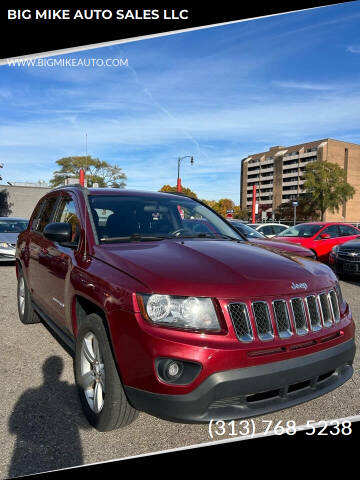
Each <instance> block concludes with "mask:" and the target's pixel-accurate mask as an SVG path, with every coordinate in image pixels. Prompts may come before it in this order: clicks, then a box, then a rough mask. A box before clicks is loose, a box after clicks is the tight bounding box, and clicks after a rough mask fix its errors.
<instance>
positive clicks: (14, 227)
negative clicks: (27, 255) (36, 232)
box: [0, 217, 29, 262]
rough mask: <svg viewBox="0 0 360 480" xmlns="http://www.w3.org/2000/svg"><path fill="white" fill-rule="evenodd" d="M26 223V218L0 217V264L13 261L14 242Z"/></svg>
mask: <svg viewBox="0 0 360 480" xmlns="http://www.w3.org/2000/svg"><path fill="white" fill-rule="evenodd" d="M28 222H29V220H27V219H26V218H15V217H0V262H13V261H15V247H16V241H17V238H18V235H19V233H21V232H22V231H23V230H25V229H26V227H27V224H28Z"/></svg>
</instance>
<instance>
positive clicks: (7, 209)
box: [0, 188, 14, 217]
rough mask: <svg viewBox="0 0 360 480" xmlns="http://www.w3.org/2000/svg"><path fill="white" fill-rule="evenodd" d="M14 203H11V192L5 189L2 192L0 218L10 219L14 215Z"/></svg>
mask: <svg viewBox="0 0 360 480" xmlns="http://www.w3.org/2000/svg"><path fill="white" fill-rule="evenodd" d="M13 205H14V204H13V203H9V192H8V191H7V190H6V188H4V189H3V190H1V191H0V217H8V216H10V215H11V214H12V210H11V207H12V206H13Z"/></svg>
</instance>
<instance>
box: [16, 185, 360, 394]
mask: <svg viewBox="0 0 360 480" xmlns="http://www.w3.org/2000/svg"><path fill="white" fill-rule="evenodd" d="M89 192H90V194H91V195H122V194H126V195H138V194H139V193H138V192H129V191H124V192H122V191H121V190H119V189H89ZM49 195H67V196H69V195H70V196H71V197H72V198H73V199H74V201H75V204H76V209H77V215H78V217H79V219H80V223H81V236H82V237H83V239H84V235H85V228H84V220H85V218H86V222H87V225H86V237H87V252H86V256H84V241H81V242H80V247H79V249H78V250H77V251H74V250H72V249H69V248H67V247H62V246H60V245H59V244H55V243H53V242H50V241H49V240H46V239H45V238H44V237H43V236H42V235H40V234H37V233H34V232H31V231H30V226H31V224H32V219H31V220H30V222H29V227H28V229H27V230H25V231H24V232H23V233H21V234H20V235H19V240H18V244H17V250H16V256H17V261H18V262H19V264H21V267H22V269H23V271H24V274H25V278H26V281H27V284H28V285H29V287H30V289H31V291H32V295H33V298H34V300H36V301H37V302H38V304H39V305H40V306H41V307H42V308H43V309H44V310H45V311H46V312H48V313H49V314H50V315H51V316H52V318H53V320H54V321H55V322H56V323H57V324H58V326H59V327H60V328H62V329H63V330H64V331H66V332H67V333H68V334H69V335H70V336H73V337H76V334H77V318H76V315H77V311H76V308H75V303H76V298H77V297H82V298H83V299H86V300H88V301H90V302H92V303H93V304H94V305H95V306H96V307H98V308H100V309H101V310H102V311H103V312H104V315H105V317H106V321H107V324H108V331H109V335H110V338H111V342H112V346H113V351H114V355H115V359H116V362H117V364H118V367H119V371H120V372H121V376H122V379H123V381H124V384H125V385H127V386H132V387H136V388H139V389H142V390H146V391H150V392H156V393H166V394H179V393H188V392H191V391H192V390H194V388H196V386H198V385H199V384H200V383H201V382H202V381H204V380H205V379H206V378H207V377H208V376H209V375H210V374H212V373H214V372H220V371H224V370H228V369H236V368H241V367H248V366H255V365H260V364H265V363H271V362H277V361H281V360H286V359H291V358H295V357H299V356H303V355H307V354H309V353H315V352H318V351H321V350H324V349H327V348H329V347H331V346H334V345H337V344H340V343H342V342H344V341H346V340H348V339H350V338H353V337H354V322H353V320H352V316H351V311H350V309H349V308H348V306H347V304H346V303H344V304H343V306H342V311H341V319H340V322H339V323H337V324H333V325H332V326H331V327H330V328H326V329H321V330H320V331H318V332H311V331H310V332H309V333H307V334H306V335H305V336H299V335H296V334H294V335H293V336H292V337H291V338H288V339H280V338H279V337H278V336H277V335H275V337H274V339H273V340H271V341H269V342H263V341H260V340H259V339H258V338H257V336H256V335H255V339H254V341H253V342H251V343H249V344H246V343H241V342H240V341H239V340H238V339H237V337H236V334H235V331H234V328H233V324H232V321H231V319H230V316H229V313H228V305H229V303H232V302H239V301H241V302H245V303H246V304H247V305H248V306H249V307H250V302H251V301H254V300H258V299H261V300H265V301H269V302H270V303H269V304H271V301H272V300H274V299H279V298H282V299H290V298H292V297H294V296H295V295H299V294H300V293H301V295H302V296H303V295H305V294H304V292H298V291H296V292H294V291H293V290H292V289H291V283H292V282H296V283H302V282H306V284H307V290H306V295H310V294H312V293H319V292H321V291H324V290H329V289H330V288H333V286H334V284H335V282H336V276H335V274H334V273H333V272H332V271H331V270H330V269H329V268H328V267H327V266H325V265H322V264H320V263H318V262H313V261H311V260H307V259H305V258H300V257H295V256H290V255H279V254H275V253H273V252H272V251H271V249H269V248H264V247H260V246H257V245H254V244H251V243H249V242H239V243H238V242H234V241H226V240H224V241H218V242H217V241H211V239H206V238H201V239H181V238H179V239H169V240H162V241H152V242H131V243H130V242H129V243H117V244H100V245H97V244H96V242H95V235H94V232H93V230H92V225H91V222H90V219H89V215H86V216H85V218H84V209H85V199H84V193H83V191H82V190H81V189H79V188H75V187H68V188H63V189H61V190H58V191H56V193H54V192H51V193H50V194H48V196H49ZM144 195H145V194H144ZM151 195H152V196H153V197H154V199H156V198H161V197H163V196H164V195H166V194H164V193H161V194H160V193H154V194H151ZM169 197H170V194H169ZM172 197H173V196H172ZM282 240H283V238H282ZM266 242H267V243H268V242H269V241H266ZM31 245H32V249H31V250H30V246H31ZM40 248H46V249H47V250H48V251H50V252H52V255H47V256H45V255H43V257H42V258H41V261H40V254H39V253H37V252H38V251H39V249H40ZM30 256H31V257H32V263H31V262H29V258H30ZM35 277H37V278H38V279H39V280H41V282H40V283H41V284H42V285H45V287H42V289H41V290H39V291H36V290H37V288H39V287H38V286H36V285H37V284H36V278H35ZM136 293H142V294H146V293H148V294H151V293H158V294H167V295H180V296H203V297H211V298H213V299H214V302H215V304H216V305H218V309H219V312H220V313H219V316H220V317H221V318H222V319H223V322H224V323H225V327H226V328H225V329H224V330H225V331H223V332H221V333H220V334H199V333H194V332H186V331H181V330H175V329H170V328H162V327H160V326H153V325H150V324H149V323H148V322H146V321H145V320H144V319H143V318H142V315H141V313H140V310H139V307H138V304H137V301H136ZM52 296H56V298H57V299H58V300H59V301H60V302H62V303H63V304H64V308H63V309H61V308H60V307H59V306H58V304H56V303H54V302H53V300H52ZM249 311H250V312H251V308H249ZM307 321H309V320H308V319H307ZM251 322H252V324H253V322H254V320H253V319H252V317H251ZM275 330H276V327H275ZM254 331H255V330H254ZM339 332H340V333H339ZM275 333H276V331H275ZM336 333H339V335H338V336H334V338H333V339H330V340H328V341H327V342H321V340H322V339H323V338H324V337H330V336H331V335H334V334H336ZM302 344H304V345H309V346H307V347H306V346H303V347H302V348H297V349H295V348H294V347H295V346H300V345H302ZM280 347H281V350H280V351H279V348H280ZM267 349H269V351H270V353H269V354H267V355H265V354H261V353H260V354H259V351H260V352H261V351H264V350H267ZM160 356H164V357H171V358H179V359H183V360H189V361H194V362H199V363H200V364H201V365H202V370H201V373H200V374H199V376H198V377H197V378H196V379H195V381H193V382H192V383H190V384H189V385H186V386H182V385H171V384H165V383H164V382H162V381H160V380H159V379H158V378H157V376H156V375H155V372H154V361H155V359H156V358H158V357H160Z"/></svg>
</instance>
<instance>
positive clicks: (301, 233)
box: [278, 223, 323, 237]
mask: <svg viewBox="0 0 360 480" xmlns="http://www.w3.org/2000/svg"><path fill="white" fill-rule="evenodd" d="M322 227H323V225H313V224H306V223H302V224H300V225H296V226H295V227H290V228H287V229H286V230H283V231H282V232H281V233H279V234H278V237H313V236H314V235H315V234H316V233H317V232H318V231H319V230H320V229H321V228H322Z"/></svg>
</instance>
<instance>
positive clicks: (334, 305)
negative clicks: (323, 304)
mask: <svg viewBox="0 0 360 480" xmlns="http://www.w3.org/2000/svg"><path fill="white" fill-rule="evenodd" d="M329 300H330V305H331V310H332V314H333V319H334V322H335V323H339V322H340V309H339V304H338V300H337V295H336V293H335V290H331V291H330V292H329Z"/></svg>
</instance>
